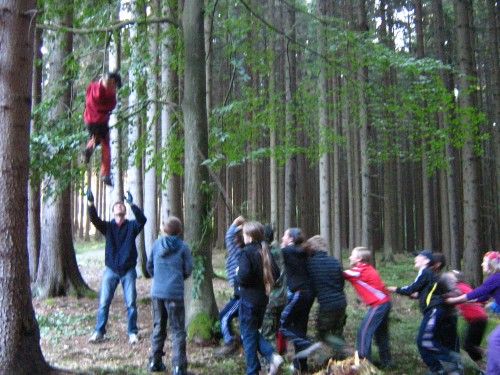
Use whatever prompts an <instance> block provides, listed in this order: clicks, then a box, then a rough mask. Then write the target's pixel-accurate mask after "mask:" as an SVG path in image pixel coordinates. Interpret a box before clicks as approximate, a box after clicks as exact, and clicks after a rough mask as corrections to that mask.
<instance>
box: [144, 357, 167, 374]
mask: <svg viewBox="0 0 500 375" xmlns="http://www.w3.org/2000/svg"><path fill="white" fill-rule="evenodd" d="M148 369H149V371H150V372H165V371H167V367H166V366H165V364H164V363H163V362H162V360H161V358H160V359H153V360H151V362H150V363H149V366H148Z"/></svg>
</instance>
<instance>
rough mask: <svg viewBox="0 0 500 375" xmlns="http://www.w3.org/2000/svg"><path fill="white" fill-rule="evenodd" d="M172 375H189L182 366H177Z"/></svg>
mask: <svg viewBox="0 0 500 375" xmlns="http://www.w3.org/2000/svg"><path fill="white" fill-rule="evenodd" d="M172 375H187V371H186V369H185V368H184V367H182V366H175V367H174V369H173V370H172Z"/></svg>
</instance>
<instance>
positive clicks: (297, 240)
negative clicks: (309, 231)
mask: <svg viewBox="0 0 500 375" xmlns="http://www.w3.org/2000/svg"><path fill="white" fill-rule="evenodd" d="M288 234H289V236H290V237H292V240H293V243H294V244H295V245H301V244H302V243H303V242H304V241H305V238H304V234H302V230H301V229H300V228H288Z"/></svg>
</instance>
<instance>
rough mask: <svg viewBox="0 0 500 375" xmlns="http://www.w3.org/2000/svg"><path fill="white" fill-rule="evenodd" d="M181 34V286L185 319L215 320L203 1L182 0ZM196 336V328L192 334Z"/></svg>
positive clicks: (190, 320) (189, 320)
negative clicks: (186, 248) (190, 261)
mask: <svg viewBox="0 0 500 375" xmlns="http://www.w3.org/2000/svg"><path fill="white" fill-rule="evenodd" d="M182 26H183V32H184V52H185V76H186V77H188V78H189V79H185V80H184V98H183V101H182V109H183V112H184V129H185V138H184V146H185V161H184V172H185V199H186V210H185V222H186V223H189V225H186V226H185V239H186V241H187V243H188V244H189V245H190V246H191V249H192V252H193V256H194V258H195V270H194V271H193V273H194V275H193V276H191V277H190V278H189V279H188V283H187V284H188V285H187V287H186V294H187V308H186V316H187V323H188V325H190V324H191V323H192V322H193V321H195V320H197V319H200V318H201V317H203V316H208V317H209V318H210V319H213V320H215V319H216V317H217V313H218V310H217V305H216V303H215V296H214V291H213V285H212V275H213V269H212V251H211V249H210V248H209V247H208V241H209V239H210V238H209V235H210V234H209V233H208V226H209V224H208V220H210V217H208V215H209V204H210V202H209V199H208V194H207V188H208V183H209V181H208V171H207V169H206V167H205V166H203V165H202V162H203V161H204V160H205V159H206V158H207V155H208V131H207V111H206V95H205V92H206V91H205V90H206V86H205V85H206V82H205V48H204V40H203V0H186V1H185V3H184V10H183V13H182ZM194 334H195V335H196V334H197V332H194Z"/></svg>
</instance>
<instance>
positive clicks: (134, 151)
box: [127, 0, 150, 276]
mask: <svg viewBox="0 0 500 375" xmlns="http://www.w3.org/2000/svg"><path fill="white" fill-rule="evenodd" d="M130 6H131V9H132V12H133V14H134V16H135V17H137V18H141V17H144V13H145V6H144V0H133V1H131V4H130ZM142 27H143V26H138V25H133V26H131V28H130V41H131V43H132V56H131V60H132V62H133V64H134V68H132V69H130V71H129V81H130V89H131V90H130V95H129V107H130V108H131V112H136V111H137V106H139V105H140V101H141V99H142V98H143V96H144V94H145V92H144V88H145V87H144V85H145V77H144V73H143V71H142V69H141V68H140V66H141V64H140V62H141V61H142V59H143V52H144V51H143V49H144V46H143V40H142V38H143V35H144V30H143V28H142ZM139 28H140V29H139ZM143 119H144V118H143V116H142V115H141V113H135V114H134V115H133V116H132V119H131V124H130V126H129V130H128V148H129V161H128V170H127V179H128V186H129V190H130V192H131V193H132V195H133V197H134V203H135V204H136V205H137V206H139V207H141V208H142V207H143V182H144V181H143V173H142V164H143V153H142V150H141V147H140V146H139V143H140V139H141V136H142V135H143V134H142V131H143V130H142V127H143ZM129 214H130V213H129ZM149 219H150V218H149V217H148V220H149ZM135 241H136V246H137V254H138V259H137V264H138V266H139V269H140V271H141V274H142V275H143V276H146V275H147V274H148V272H147V270H146V261H147V257H146V249H145V246H144V231H141V233H139V235H138V236H137V238H136V240H135Z"/></svg>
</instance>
